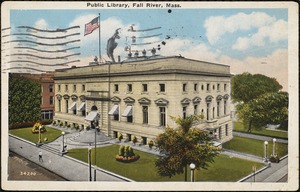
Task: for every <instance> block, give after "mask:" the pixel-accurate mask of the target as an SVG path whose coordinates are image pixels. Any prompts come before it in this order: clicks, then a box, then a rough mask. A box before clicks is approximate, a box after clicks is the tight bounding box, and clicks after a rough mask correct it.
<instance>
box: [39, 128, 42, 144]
mask: <svg viewBox="0 0 300 192" xmlns="http://www.w3.org/2000/svg"><path fill="white" fill-rule="evenodd" d="M41 129H42V126H39V144H40V143H41V142H42V135H41Z"/></svg>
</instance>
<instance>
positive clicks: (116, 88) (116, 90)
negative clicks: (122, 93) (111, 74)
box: [115, 84, 119, 92]
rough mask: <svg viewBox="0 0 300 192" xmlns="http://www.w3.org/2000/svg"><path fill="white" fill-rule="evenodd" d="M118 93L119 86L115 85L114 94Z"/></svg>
mask: <svg viewBox="0 0 300 192" xmlns="http://www.w3.org/2000/svg"><path fill="white" fill-rule="evenodd" d="M118 91H119V85H118V84H115V92H118Z"/></svg>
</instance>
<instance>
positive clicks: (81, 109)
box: [77, 102, 85, 111]
mask: <svg viewBox="0 0 300 192" xmlns="http://www.w3.org/2000/svg"><path fill="white" fill-rule="evenodd" d="M77 111H85V102H82V103H81V104H80V106H79V107H78V108H77Z"/></svg>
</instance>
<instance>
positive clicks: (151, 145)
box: [148, 140, 154, 149]
mask: <svg viewBox="0 0 300 192" xmlns="http://www.w3.org/2000/svg"><path fill="white" fill-rule="evenodd" d="M148 145H149V148H150V149H152V147H153V145H154V142H153V141H152V140H151V141H149V143H148Z"/></svg>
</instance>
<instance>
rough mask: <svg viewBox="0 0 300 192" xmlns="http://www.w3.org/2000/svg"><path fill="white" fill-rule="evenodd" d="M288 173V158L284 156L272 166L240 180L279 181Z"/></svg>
mask: <svg viewBox="0 0 300 192" xmlns="http://www.w3.org/2000/svg"><path fill="white" fill-rule="evenodd" d="M257 171H258V170H257ZM287 174H288V158H284V159H282V160H281V161H280V162H279V163H271V166H270V167H267V168H266V169H264V170H263V171H261V172H259V173H256V174H255V175H254V174H251V175H249V176H248V177H247V178H245V179H244V180H243V179H242V180H240V182H278V181H280V180H281V178H283V177H284V176H286V175H287Z"/></svg>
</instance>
